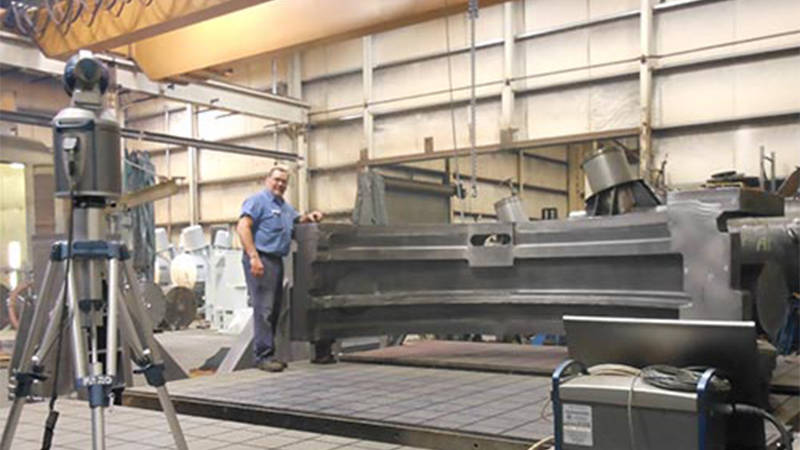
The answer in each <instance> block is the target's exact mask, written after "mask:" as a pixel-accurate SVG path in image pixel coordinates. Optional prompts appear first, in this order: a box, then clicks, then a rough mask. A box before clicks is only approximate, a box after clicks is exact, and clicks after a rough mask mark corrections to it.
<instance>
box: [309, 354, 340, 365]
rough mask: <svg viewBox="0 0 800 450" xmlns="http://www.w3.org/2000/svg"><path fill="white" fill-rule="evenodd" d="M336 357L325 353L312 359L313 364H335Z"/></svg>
mask: <svg viewBox="0 0 800 450" xmlns="http://www.w3.org/2000/svg"><path fill="white" fill-rule="evenodd" d="M335 362H336V357H335V356H333V355H325V356H321V357H318V358H314V359H312V360H311V363H312V364H334V363H335Z"/></svg>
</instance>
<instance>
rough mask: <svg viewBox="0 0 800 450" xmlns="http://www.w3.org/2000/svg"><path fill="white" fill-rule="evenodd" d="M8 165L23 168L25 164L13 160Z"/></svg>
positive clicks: (13, 167)
mask: <svg viewBox="0 0 800 450" xmlns="http://www.w3.org/2000/svg"><path fill="white" fill-rule="evenodd" d="M8 167H11V168H12V169H19V170H22V169H24V168H25V164H22V163H18V162H13V163H11V164H9V165H8Z"/></svg>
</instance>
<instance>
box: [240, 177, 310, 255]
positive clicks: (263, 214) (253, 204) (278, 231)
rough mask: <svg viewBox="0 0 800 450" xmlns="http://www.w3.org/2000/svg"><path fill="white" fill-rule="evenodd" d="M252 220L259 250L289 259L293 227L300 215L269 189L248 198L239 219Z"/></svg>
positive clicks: (254, 239) (254, 237) (254, 236)
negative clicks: (287, 256)
mask: <svg viewBox="0 0 800 450" xmlns="http://www.w3.org/2000/svg"><path fill="white" fill-rule="evenodd" d="M243 216H248V217H250V218H251V219H253V228H252V229H251V231H252V232H253V241H254V242H255V244H256V250H258V251H259V252H262V253H267V254H270V255H277V256H286V255H287V254H289V248H290V247H291V245H292V227H294V221H295V220H296V219H297V218H298V217H300V214H299V213H298V212H297V211H296V210H295V209H294V208H292V206H291V205H290V204H288V203H286V201H285V200H283V199H282V198H280V197H276V196H274V195H273V194H272V192H270V191H269V190H268V189H264V190H263V191H261V192H259V193H257V194H255V195H253V196H251V197H249V198H248V199H247V200H245V201H244V203H243V204H242V213H241V214H240V215H239V217H243Z"/></svg>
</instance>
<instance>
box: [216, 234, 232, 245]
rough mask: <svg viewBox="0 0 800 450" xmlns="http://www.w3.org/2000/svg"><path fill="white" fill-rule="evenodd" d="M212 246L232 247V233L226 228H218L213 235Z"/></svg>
mask: <svg viewBox="0 0 800 450" xmlns="http://www.w3.org/2000/svg"><path fill="white" fill-rule="evenodd" d="M214 248H233V235H232V234H231V232H230V231H228V230H218V231H217V233H216V234H215V235H214Z"/></svg>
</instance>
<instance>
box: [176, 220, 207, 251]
mask: <svg viewBox="0 0 800 450" xmlns="http://www.w3.org/2000/svg"><path fill="white" fill-rule="evenodd" d="M206 247H208V243H206V235H205V233H204V232H203V227H202V226H201V225H192V226H189V227H186V228H184V229H183V230H182V231H181V248H183V251H185V252H197V251H201V250H203V249H204V248H206Z"/></svg>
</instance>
